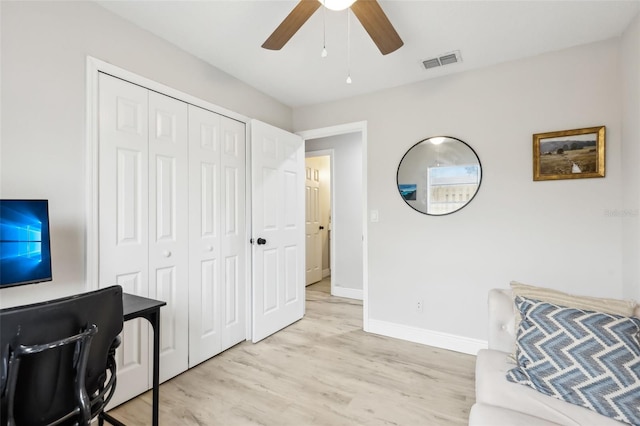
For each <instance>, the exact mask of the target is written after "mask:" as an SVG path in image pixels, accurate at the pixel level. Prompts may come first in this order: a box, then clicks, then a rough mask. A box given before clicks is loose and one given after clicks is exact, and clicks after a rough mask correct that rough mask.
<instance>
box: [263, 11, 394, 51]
mask: <svg viewBox="0 0 640 426" xmlns="http://www.w3.org/2000/svg"><path fill="white" fill-rule="evenodd" d="M332 3H333V4H335V3H343V4H342V5H337V6H333V5H332ZM322 5H324V6H325V7H327V8H330V9H333V10H343V9H346V8H348V7H350V8H351V11H352V12H353V14H354V15H356V17H357V18H358V20H359V21H360V23H361V24H362V26H363V27H364V29H365V30H366V31H367V33H369V36H370V37H371V39H372V40H373V42H374V43H375V44H376V46H378V49H380V52H381V53H382V54H383V55H387V54H389V53H391V52H394V51H396V50H397V49H399V48H400V47H402V45H403V44H404V42H403V41H402V39H401V38H400V36H399V35H398V33H397V32H396V30H395V29H394V28H393V25H391V22H390V21H389V18H387V15H385V13H384V11H383V10H382V8H381V7H380V4H379V3H378V2H377V0H356V1H355V2H354V1H353V0H351V1H348V0H347V1H346V3H345V1H337V0H300V2H299V3H298V4H297V5H296V7H294V8H293V10H292V11H291V13H289V15H287V17H286V18H284V21H282V23H281V24H280V25H279V26H278V28H276V30H275V31H274V32H273V34H271V35H270V36H269V38H268V39H267V40H266V41H265V42H264V43H263V44H262V47H263V48H265V49H269V50H280V49H282V47H283V46H284V45H285V44H287V42H288V41H289V39H291V37H293V35H294V34H295V33H296V32H297V31H298V30H299V29H300V27H302V25H303V24H304V23H305V22H307V20H308V19H309V18H310V17H311V15H313V13H314V12H315V11H316V10H318V8H319V7H320V6H322Z"/></svg>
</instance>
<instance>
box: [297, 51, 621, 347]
mask: <svg viewBox="0 0 640 426" xmlns="http://www.w3.org/2000/svg"><path fill="white" fill-rule="evenodd" d="M619 42H620V40H618V39H613V40H608V41H605V42H600V43H596V44H591V45H587V46H581V47H575V48H572V49H568V50H563V51H558V52H554V53H549V54H545V55H541V56H537V57H533V58H528V59H524V60H519V61H516V62H510V63H504V64H500V65H497V66H492V67H487V68H484V69H480V70H475V71H470V72H464V73H459V74H455V75H450V76H447V77H442V78H437V79H432V80H428V81H424V82H420V83H416V84H412V85H408V86H403V87H398V88H395V89H390V90H385V91H382V92H378V93H375V94H370V95H366V96H360V97H355V98H351V99H347V100H343V101H339V102H333V103H327V104H322V105H315V106H308V107H301V108H297V109H294V129H295V130H300V129H312V128H321V127H326V126H330V125H335V124H337V123H344V122H356V121H363V120H366V121H367V123H368V132H367V138H368V144H367V150H368V151H367V152H368V159H367V161H368V188H367V191H368V194H369V195H368V196H369V199H368V200H369V209H371V210H373V209H377V210H379V217H380V221H379V222H378V223H369V224H368V235H369V247H368V252H369V258H368V265H369V270H368V276H369V284H368V288H369V299H368V300H369V318H370V319H372V320H376V324H380V323H384V324H388V325H391V326H398V327H400V328H402V327H405V329H406V330H407V331H408V332H409V331H410V333H413V334H414V335H415V334H420V333H421V332H422V331H428V332H432V331H435V332H437V333H440V334H443V335H447V336H462V337H466V338H470V339H479V340H480V341H481V340H486V337H487V332H486V316H487V310H486V303H485V302H484V301H485V300H486V298H487V291H488V290H489V289H490V288H493V287H507V286H508V285H509V282H510V280H520V281H522V282H525V283H533V284H539V285H544V286H549V287H554V288H557V289H560V290H564V291H568V292H574V293H580V294H585V295H592V296H609V297H620V296H622V295H623V293H624V291H623V286H622V272H621V262H622V253H621V220H620V218H616V217H611V216H610V215H607V211H609V210H611V209H615V208H616V207H617V206H619V203H620V200H621V187H622V176H621V170H620V166H621V138H622V126H621V114H622V112H621V99H622V98H621V85H620V78H619V76H620V66H619V64H620V60H619ZM372 72H373V71H372ZM598 125H605V126H607V160H606V164H607V171H606V173H607V176H606V178H600V179H577V180H561V181H544V182H533V179H532V134H534V133H539V132H547V131H555V130H566V129H575V128H582V127H590V126H598ZM434 135H450V136H454V137H457V138H460V139H462V140H464V141H466V142H467V143H469V144H470V145H471V146H472V147H473V148H474V149H475V150H476V152H477V154H478V156H479V157H480V160H481V162H482V165H483V181H482V186H481V188H480V190H479V193H478V195H477V196H476V197H475V199H474V200H473V201H472V203H471V204H470V205H469V206H467V207H465V208H464V209H462V210H460V211H459V212H457V213H455V214H452V215H448V216H442V217H430V216H425V215H422V214H420V213H418V212H416V211H414V210H412V209H411V208H410V207H408V206H407V205H406V204H405V203H404V202H403V201H402V199H401V197H400V195H399V194H398V190H397V187H396V179H395V177H396V169H397V166H398V162H399V161H400V159H401V158H402V156H403V154H404V153H405V151H406V150H407V149H408V148H409V147H411V146H412V145H413V144H414V143H416V142H417V141H419V140H421V139H424V138H426V137H429V136H434ZM365 297H366V296H365ZM417 300H423V301H424V312H423V313H419V312H417V310H416V309H415V305H416V301H417ZM398 327H396V329H398ZM410 333H408V334H410ZM437 333H436V334H437ZM398 334H401V333H398Z"/></svg>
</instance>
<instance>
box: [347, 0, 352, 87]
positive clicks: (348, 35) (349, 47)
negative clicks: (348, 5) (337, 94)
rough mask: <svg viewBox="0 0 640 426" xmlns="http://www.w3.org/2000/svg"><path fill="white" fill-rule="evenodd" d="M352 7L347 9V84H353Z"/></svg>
mask: <svg viewBox="0 0 640 426" xmlns="http://www.w3.org/2000/svg"><path fill="white" fill-rule="evenodd" d="M350 13H351V9H347V84H351V15H350Z"/></svg>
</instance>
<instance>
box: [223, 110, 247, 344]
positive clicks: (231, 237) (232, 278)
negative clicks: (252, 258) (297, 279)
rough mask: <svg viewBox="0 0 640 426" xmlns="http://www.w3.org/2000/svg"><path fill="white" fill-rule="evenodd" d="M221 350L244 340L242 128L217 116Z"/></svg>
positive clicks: (242, 125)
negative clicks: (219, 182)
mask: <svg viewBox="0 0 640 426" xmlns="http://www.w3.org/2000/svg"><path fill="white" fill-rule="evenodd" d="M220 121H221V131H222V140H221V142H222V149H221V181H222V182H221V187H220V190H221V194H222V205H221V208H222V210H221V211H222V217H221V218H220V219H221V221H220V223H221V230H220V231H221V232H220V237H221V253H222V259H223V261H224V263H223V269H222V273H223V275H222V294H221V300H222V327H223V329H222V350H225V349H228V348H230V347H231V346H233V345H235V344H236V343H239V342H241V341H243V340H246V326H245V325H246V309H245V306H246V304H245V301H246V288H247V277H246V274H245V271H246V267H245V266H246V263H245V262H246V258H247V248H248V247H249V241H248V238H247V234H246V227H245V222H246V220H245V218H246V212H245V204H246V203H245V199H246V198H245V195H246V182H245V181H246V178H245V176H246V172H245V171H246V155H245V145H246V144H245V125H244V123H240V122H238V121H235V120H232V119H230V118H227V117H221V119H220Z"/></svg>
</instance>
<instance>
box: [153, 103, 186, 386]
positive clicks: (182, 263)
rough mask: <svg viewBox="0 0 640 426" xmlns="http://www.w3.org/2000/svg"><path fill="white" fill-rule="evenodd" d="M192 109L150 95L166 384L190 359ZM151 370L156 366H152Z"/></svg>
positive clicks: (157, 291)
mask: <svg viewBox="0 0 640 426" xmlns="http://www.w3.org/2000/svg"><path fill="white" fill-rule="evenodd" d="M187 111H188V107H187V104H186V103H184V102H181V101H178V100H176V99H174V98H170V97H168V96H165V95H161V94H159V93H156V92H152V91H150V92H149V237H150V238H149V297H151V298H154V299H159V300H163V301H165V302H167V305H166V306H164V307H163V308H162V309H161V310H160V324H161V325H160V381H161V382H162V381H165V380H167V379H170V378H171V377H174V376H175V375H177V374H179V373H181V372H183V371H185V370H186V369H187V367H188V358H189V352H188V350H189V341H188V337H189V336H188V333H187V332H186V331H187V330H188V327H189V317H188V303H189V289H188V283H189V270H188V255H189V253H188V252H189V240H188V239H189V229H188V220H189V219H188V214H187V211H186V209H185V208H184V206H186V205H187V203H188V137H189V135H188V128H187V122H188V116H187ZM150 367H151V365H150Z"/></svg>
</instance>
